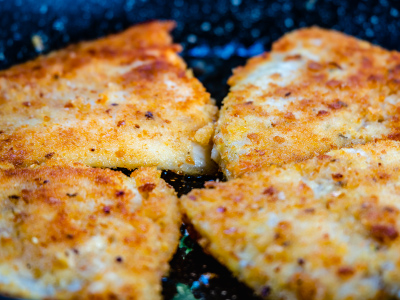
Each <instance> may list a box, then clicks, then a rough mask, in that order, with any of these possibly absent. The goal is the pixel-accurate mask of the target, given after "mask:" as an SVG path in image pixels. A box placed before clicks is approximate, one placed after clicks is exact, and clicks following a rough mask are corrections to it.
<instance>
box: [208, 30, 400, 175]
mask: <svg viewBox="0 0 400 300" xmlns="http://www.w3.org/2000/svg"><path fill="white" fill-rule="evenodd" d="M229 84H230V85H231V90H230V93H229V94H228V96H227V97H226V99H225V100H224V105H223V108H222V109H221V116H220V119H219V121H218V125H217V128H216V135H215V138H214V139H215V149H214V150H213V158H215V159H216V160H217V161H218V162H219V164H220V165H221V168H222V170H223V171H224V173H225V175H226V176H227V177H228V178H233V177H238V176H240V175H242V174H244V173H247V172H252V171H256V170H261V169H262V168H264V167H266V166H269V165H271V164H277V165H281V164H283V163H287V162H295V161H301V160H303V159H307V158H310V157H313V156H315V155H318V154H322V153H325V152H327V151H330V150H331V149H337V148H341V147H345V146H350V145H353V144H359V143H365V142H367V141H371V140H374V139H375V138H387V137H389V138H392V139H393V138H394V139H398V138H399V136H400V130H399V128H400V123H399V110H400V94H399V90H400V54H399V53H398V52H394V51H392V52H390V51H387V50H384V49H382V48H380V47H377V46H373V45H371V44H369V43H367V42H365V41H361V40H358V39H355V38H353V37H350V36H347V35H344V34H342V33H339V32H336V31H332V30H324V29H320V28H316V27H312V28H306V29H300V30H297V31H294V32H292V33H289V34H287V35H285V36H284V37H283V38H281V39H280V40H279V41H277V42H276V43H274V44H273V47H272V51H271V52H270V53H265V54H263V55H261V56H259V57H255V58H252V59H250V60H249V62H248V63H247V65H246V66H245V67H242V68H238V69H236V70H235V71H234V75H233V76H232V77H231V78H230V80H229Z"/></svg>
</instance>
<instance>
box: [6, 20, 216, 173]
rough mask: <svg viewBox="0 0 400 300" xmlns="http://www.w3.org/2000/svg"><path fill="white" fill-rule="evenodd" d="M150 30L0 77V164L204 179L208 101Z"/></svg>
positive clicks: (210, 117) (165, 39)
mask: <svg viewBox="0 0 400 300" xmlns="http://www.w3.org/2000/svg"><path fill="white" fill-rule="evenodd" d="M173 27H174V23H173V22H157V21H155V22H150V23H146V24H141V25H137V26H133V27H132V28H129V29H128V30H126V31H124V32H122V33H119V34H116V35H111V36H108V37H105V38H102V39H99V40H96V41H92V42H82V43H79V44H76V45H72V46H69V47H67V48H66V49H63V50H60V51H56V52H52V53H50V54H49V55H46V56H41V57H39V58H37V59H35V60H33V61H30V62H27V63H24V64H21V65H17V66H14V67H12V68H10V69H8V70H5V71H1V72H0V162H11V163H12V164H14V165H15V166H18V167H26V166H29V165H30V164H32V163H35V164H40V163H42V162H46V161H49V160H50V159H51V160H59V161H64V162H65V163H70V162H81V163H83V164H85V165H88V166H92V167H111V168H114V167H122V168H129V169H134V168H137V167H141V166H157V167H158V168H159V169H168V170H174V171H177V172H186V173H189V174H199V173H212V172H213V171H214V168H215V165H214V163H213V162H212V161H211V159H210V155H211V147H212V146H211V141H210V140H211V137H212V135H213V121H214V119H215V115H216V112H217V108H216V106H215V105H214V104H213V102H212V101H211V100H210V96H209V94H208V93H207V92H206V91H205V89H204V87H203V86H202V85H201V83H200V82H199V81H198V80H197V79H196V78H194V77H193V75H192V73H191V71H190V70H187V69H186V65H185V63H184V61H183V60H182V59H181V58H180V57H179V56H178V55H177V52H178V51H180V49H181V47H180V46H179V45H175V44H172V42H171V36H170V35H169V31H170V30H171V29H172V28H173Z"/></svg>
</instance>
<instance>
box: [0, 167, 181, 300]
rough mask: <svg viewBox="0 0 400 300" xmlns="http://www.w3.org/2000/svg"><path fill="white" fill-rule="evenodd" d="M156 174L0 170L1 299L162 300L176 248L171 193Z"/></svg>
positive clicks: (140, 171)
mask: <svg viewBox="0 0 400 300" xmlns="http://www.w3.org/2000/svg"><path fill="white" fill-rule="evenodd" d="M160 173H161V171H157V170H156V168H155V167H148V168H142V169H138V170H136V171H135V172H134V173H132V175H131V178H129V177H127V176H125V175H123V174H122V173H120V172H116V171H112V170H107V169H98V168H89V167H86V166H83V165H78V164H75V165H73V166H71V165H70V166H59V165H53V166H40V167H37V166H36V167H31V168H18V169H14V168H11V169H7V168H4V169H2V170H0V293H1V294H6V295H10V296H14V297H23V298H26V299H136V300H139V299H140V300H142V299H161V277H162V275H164V274H165V273H166V271H167V270H168V268H169V265H168V261H169V260H170V258H171V257H172V254H173V253H174V251H175V249H176V247H177V244H178V240H179V225H180V213H179V209H178V203H177V197H176V195H175V192H174V190H173V189H172V188H171V187H170V186H168V184H166V183H165V182H164V181H163V180H162V179H160Z"/></svg>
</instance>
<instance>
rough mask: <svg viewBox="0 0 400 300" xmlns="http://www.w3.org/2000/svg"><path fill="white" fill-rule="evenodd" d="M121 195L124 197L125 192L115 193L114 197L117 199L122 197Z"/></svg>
mask: <svg viewBox="0 0 400 300" xmlns="http://www.w3.org/2000/svg"><path fill="white" fill-rule="evenodd" d="M123 195H125V192H124V191H117V192H116V193H115V196H117V197H122V196H123Z"/></svg>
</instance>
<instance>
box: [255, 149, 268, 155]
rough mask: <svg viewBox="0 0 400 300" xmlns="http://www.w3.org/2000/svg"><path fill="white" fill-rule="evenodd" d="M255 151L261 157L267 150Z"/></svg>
mask: <svg viewBox="0 0 400 300" xmlns="http://www.w3.org/2000/svg"><path fill="white" fill-rule="evenodd" d="M254 151H255V152H256V153H257V154H258V155H259V156H263V155H265V150H258V149H254Z"/></svg>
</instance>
